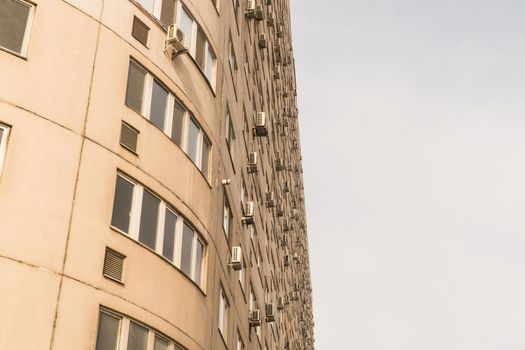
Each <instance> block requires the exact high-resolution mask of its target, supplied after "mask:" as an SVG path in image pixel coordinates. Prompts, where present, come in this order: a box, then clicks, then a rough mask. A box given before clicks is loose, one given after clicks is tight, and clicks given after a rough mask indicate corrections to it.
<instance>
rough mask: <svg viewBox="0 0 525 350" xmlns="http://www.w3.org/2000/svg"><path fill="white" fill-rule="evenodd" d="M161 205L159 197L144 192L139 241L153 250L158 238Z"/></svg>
mask: <svg viewBox="0 0 525 350" xmlns="http://www.w3.org/2000/svg"><path fill="white" fill-rule="evenodd" d="M159 204H160V200H159V199H158V198H157V197H155V196H154V195H153V194H151V193H150V192H149V191H147V190H144V194H143V197H142V211H141V214H140V230H139V241H140V242H141V243H143V244H144V245H146V246H148V247H150V248H151V249H153V250H154V249H155V241H156V237H157V219H158V213H159Z"/></svg>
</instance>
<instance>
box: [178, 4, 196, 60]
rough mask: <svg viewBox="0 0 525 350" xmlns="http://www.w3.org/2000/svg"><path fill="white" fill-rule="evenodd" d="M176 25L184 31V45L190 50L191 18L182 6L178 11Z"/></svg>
mask: <svg viewBox="0 0 525 350" xmlns="http://www.w3.org/2000/svg"><path fill="white" fill-rule="evenodd" d="M178 25H179V28H180V30H182V31H183V32H184V46H186V47H187V48H188V49H190V51H191V42H192V32H193V19H192V18H191V17H190V15H189V14H188V12H186V9H184V8H182V11H181V13H180V23H178Z"/></svg>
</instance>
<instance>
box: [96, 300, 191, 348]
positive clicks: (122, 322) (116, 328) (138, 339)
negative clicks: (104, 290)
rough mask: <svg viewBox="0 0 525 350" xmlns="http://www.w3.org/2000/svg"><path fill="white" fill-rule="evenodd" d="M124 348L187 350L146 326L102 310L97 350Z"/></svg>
mask: <svg viewBox="0 0 525 350" xmlns="http://www.w3.org/2000/svg"><path fill="white" fill-rule="evenodd" d="M150 340H151V341H150ZM124 347H125V349H127V350H169V349H174V350H185V349H184V348H183V347H181V346H180V345H179V344H177V343H175V342H174V341H173V340H171V339H169V338H168V337H166V336H164V335H163V334H160V333H158V332H157V331H155V330H154V329H152V328H150V327H148V326H146V325H143V324H141V323H139V322H137V321H135V320H132V319H130V318H128V317H125V316H123V315H119V314H117V313H115V312H113V311H108V310H105V309H100V312H99V319H98V331H97V344H96V347H95V350H116V349H122V348H124Z"/></svg>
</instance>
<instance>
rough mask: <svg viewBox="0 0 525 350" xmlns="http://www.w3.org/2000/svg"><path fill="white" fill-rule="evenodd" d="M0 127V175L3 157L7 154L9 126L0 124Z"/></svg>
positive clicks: (0, 173)
mask: <svg viewBox="0 0 525 350" xmlns="http://www.w3.org/2000/svg"><path fill="white" fill-rule="evenodd" d="M0 129H1V130H2V139H0V176H1V175H2V169H3V168H4V162H5V157H6V154H7V140H8V138H9V132H10V131H11V128H10V127H8V126H6V125H4V124H0Z"/></svg>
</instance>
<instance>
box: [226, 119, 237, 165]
mask: <svg viewBox="0 0 525 350" xmlns="http://www.w3.org/2000/svg"><path fill="white" fill-rule="evenodd" d="M226 145H227V146H228V151H229V152H230V157H231V159H232V161H233V156H234V154H235V153H234V151H235V131H234V130H233V122H232V118H231V115H230V111H228V113H227V114H226Z"/></svg>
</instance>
